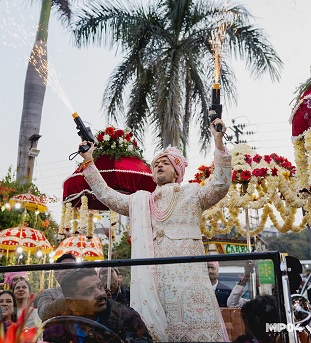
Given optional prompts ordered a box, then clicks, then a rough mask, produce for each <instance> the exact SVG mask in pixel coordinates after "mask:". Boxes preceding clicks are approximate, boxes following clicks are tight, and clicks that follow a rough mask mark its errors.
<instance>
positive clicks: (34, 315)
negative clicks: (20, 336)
mask: <svg viewBox="0 0 311 343" xmlns="http://www.w3.org/2000/svg"><path fill="white" fill-rule="evenodd" d="M13 292H14V295H15V297H16V303H17V317H19V316H20V315H21V313H22V311H23V309H24V308H26V307H28V305H29V299H30V295H31V286H30V284H29V282H28V281H26V280H21V281H18V282H17V283H16V284H15V286H14V288H13ZM30 309H31V310H32V312H31V314H30V316H29V318H28V320H27V323H26V326H27V327H28V328H31V327H34V326H39V325H40V324H41V320H40V318H39V315H38V310H37V309H35V308H33V307H30Z"/></svg>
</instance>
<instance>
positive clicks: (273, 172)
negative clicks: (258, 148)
mask: <svg viewBox="0 0 311 343" xmlns="http://www.w3.org/2000/svg"><path fill="white" fill-rule="evenodd" d="M271 175H272V176H278V169H277V168H275V167H274V168H272V169H271Z"/></svg>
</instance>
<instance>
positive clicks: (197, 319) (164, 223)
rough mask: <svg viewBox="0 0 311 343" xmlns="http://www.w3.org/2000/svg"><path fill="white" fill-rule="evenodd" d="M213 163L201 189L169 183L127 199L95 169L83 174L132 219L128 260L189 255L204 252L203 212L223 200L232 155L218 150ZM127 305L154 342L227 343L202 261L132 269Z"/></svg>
mask: <svg viewBox="0 0 311 343" xmlns="http://www.w3.org/2000/svg"><path fill="white" fill-rule="evenodd" d="M214 165H215V170H214V174H213V177H212V179H211V180H209V181H208V182H206V184H205V186H203V187H202V186H200V185H199V184H197V183H191V184H186V185H183V186H180V185H179V184H177V183H172V184H166V185H163V186H157V188H156V189H155V191H154V193H153V194H150V193H149V192H145V191H139V192H136V193H135V194H134V195H130V196H129V195H125V194H121V193H119V192H116V191H115V190H113V189H111V188H109V187H108V186H107V185H106V183H105V181H104V180H103V179H102V177H101V176H100V174H99V172H98V171H97V169H96V167H95V166H89V167H88V168H86V169H85V171H84V175H85V179H86V181H87V182H88V184H89V185H90V186H91V188H92V190H93V192H94V193H95V195H96V197H97V198H98V199H99V200H100V201H102V202H103V203H104V204H105V205H106V206H107V207H109V208H110V209H112V210H114V211H116V212H118V213H120V214H123V215H126V216H130V217H131V229H132V258H145V257H173V256H191V255H204V253H205V252H204V247H203V243H202V235H201V232H200V219H201V215H202V212H203V211H204V210H206V209H208V208H210V207H211V206H213V205H215V204H216V203H217V202H218V201H219V200H221V199H222V198H223V197H224V196H225V195H226V193H227V191H228V189H229V186H230V183H231V157H230V156H229V155H228V154H227V153H222V152H220V151H219V150H217V149H216V151H215V158H214ZM176 194H177V195H176ZM151 197H153V202H150V199H151ZM152 203H153V204H154V205H153V204H152ZM150 204H151V205H150ZM172 205H173V206H172ZM168 208H171V211H166V210H167V209H168ZM161 211H162V212H161ZM157 213H166V214H167V215H165V216H162V218H161V216H157ZM131 306H132V307H134V309H135V310H137V311H138V312H139V313H140V314H141V316H142V319H143V320H144V321H145V323H146V325H147V327H148V329H149V331H150V333H151V334H152V336H153V337H154V339H155V340H156V341H171V342H174V341H179V342H180V341H188V342H200V341H201V342H208V341H210V342H224V341H228V336H227V333H226V330H225V327H224V323H223V320H222V316H221V313H220V310H219V307H218V303H217V300H216V297H215V294H214V291H213V289H212V286H211V283H210V280H209V277H208V271H207V266H206V263H187V264H184V263H182V264H172V265H157V266H145V267H141V266H140V267H132V280H131Z"/></svg>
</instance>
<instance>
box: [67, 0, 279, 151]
mask: <svg viewBox="0 0 311 343" xmlns="http://www.w3.org/2000/svg"><path fill="white" fill-rule="evenodd" d="M226 3H228V2H227V1H226ZM229 3H230V2H229ZM76 13H77V19H76V21H75V23H74V26H72V30H73V33H74V37H75V43H76V45H77V46H78V47H82V46H88V45H90V44H92V43H98V44H102V45H105V46H109V47H113V46H115V45H117V46H120V47H121V48H122V52H123V53H124V58H123V61H122V62H121V64H120V65H119V66H118V67H117V68H116V69H115V70H114V72H113V73H112V75H111V78H110V80H109V82H108V85H107V89H106V90H105V93H104V96H103V108H104V109H105V110H106V111H107V114H108V117H109V119H114V120H115V121H117V122H118V115H119V114H120V113H123V97H124V94H129V103H128V109H127V112H126V124H127V125H128V126H129V127H131V128H132V130H133V131H134V133H135V134H136V135H137V136H138V138H139V139H140V140H142V139H143V133H144V132H145V131H146V128H147V127H148V125H150V124H151V125H152V128H153V133H154V135H155V137H156V138H157V143H158V146H164V147H165V146H167V145H168V144H172V145H175V146H179V147H182V148H183V149H184V151H185V148H186V146H187V143H188V137H189V127H190V122H191V121H192V120H195V121H196V122H197V123H199V126H200V143H201V150H202V151H204V150H205V149H206V148H207V147H208V145H209V142H210V138H211V132H210V128H209V124H210V120H209V117H208V115H207V114H208V109H209V103H210V100H211V99H210V97H211V96H210V94H211V92H210V88H211V85H212V83H213V82H214V81H215V78H214V71H215V70H216V71H217V70H218V69H215V62H218V59H216V60H215V58H216V57H219V56H220V57H221V59H220V70H221V73H220V83H221V86H222V88H223V90H224V92H225V94H226V98H227V99H228V100H229V101H235V99H236V89H235V74H234V71H233V69H232V67H231V65H230V58H231V57H232V56H234V57H236V58H240V59H243V60H245V63H246V67H247V68H248V69H249V71H250V74H251V75H252V76H254V77H260V76H262V75H263V74H265V73H267V72H268V73H269V74H270V77H271V79H272V81H274V80H279V78H280V70H281V68H282V61H281V60H280V58H279V57H278V55H277V53H276V52H275V50H274V49H273V47H272V46H271V44H270V43H269V42H268V41H267V39H266V38H265V34H264V32H263V31H262V30H261V29H257V28H255V27H254V26H253V25H251V24H250V20H251V19H252V18H253V17H252V16H251V14H250V13H249V12H248V10H247V9H246V8H245V7H244V6H242V5H230V4H229V5H228V4H225V2H218V3H217V4H215V2H213V1H210V0H158V1H156V2H155V3H154V4H150V5H149V6H148V7H144V6H143V5H137V3H134V2H133V3H131V2H130V1H129V0H124V1H121V0H119V1H116V0H111V1H110V2H109V1H106V0H105V1H96V2H92V3H90V4H86V5H85V6H84V7H83V8H80V10H78V11H77V12H76ZM218 43H219V44H218ZM217 51H218V52H219V51H220V52H221V54H220V55H219V54H217ZM218 71H219V70H218ZM216 81H217V78H216Z"/></svg>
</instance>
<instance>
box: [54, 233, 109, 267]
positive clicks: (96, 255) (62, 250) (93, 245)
mask: <svg viewBox="0 0 311 343" xmlns="http://www.w3.org/2000/svg"><path fill="white" fill-rule="evenodd" d="M63 254H73V255H74V256H76V257H80V258H82V259H83V260H85V261H93V260H103V259H104V253H103V246H102V243H101V240H100V239H99V238H98V237H92V238H87V237H86V235H77V236H71V237H68V238H66V239H64V240H63V241H62V242H61V243H60V245H59V246H58V248H57V249H56V250H55V255H54V259H55V260H57V259H58V258H59V257H60V256H61V255H63Z"/></svg>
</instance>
